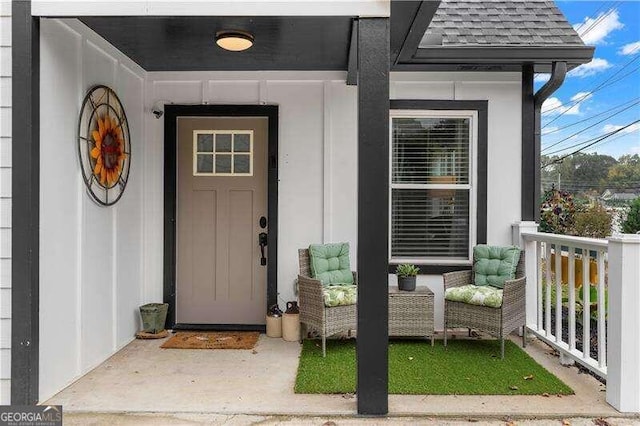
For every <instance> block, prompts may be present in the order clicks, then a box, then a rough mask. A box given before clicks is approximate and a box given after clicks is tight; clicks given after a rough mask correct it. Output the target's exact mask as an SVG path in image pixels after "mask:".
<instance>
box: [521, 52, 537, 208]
mask: <svg viewBox="0 0 640 426" xmlns="http://www.w3.org/2000/svg"><path fill="white" fill-rule="evenodd" d="M534 119H535V112H534V97H533V64H526V65H524V66H523V67H522V168H521V170H522V194H521V199H522V202H521V206H522V207H521V208H522V213H521V217H522V220H526V221H537V220H538V219H539V217H540V211H539V210H540V209H539V208H538V205H539V203H540V146H539V145H536V140H535V137H534V135H535V127H534Z"/></svg>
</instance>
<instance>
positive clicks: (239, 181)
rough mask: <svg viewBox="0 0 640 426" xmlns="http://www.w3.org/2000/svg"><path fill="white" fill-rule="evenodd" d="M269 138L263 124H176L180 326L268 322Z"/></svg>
mask: <svg viewBox="0 0 640 426" xmlns="http://www.w3.org/2000/svg"><path fill="white" fill-rule="evenodd" d="M267 132H268V119H267V118H260V117H179V118H178V124H177V133H178V135H177V136H178V143H177V150H178V152H177V154H178V155H177V159H178V161H177V166H178V171H177V174H178V176H177V177H178V182H177V189H178V194H177V201H178V206H177V213H178V216H177V222H178V224H177V263H176V265H177V284H176V322H177V323H182V324H243V325H256V324H264V323H265V314H266V304H267V301H266V300H267V299H266V298H267V288H266V282H267V267H266V262H265V261H264V260H263V259H262V252H261V247H260V245H259V241H260V237H259V236H260V234H261V233H266V232H267V229H266V217H267V144H268V137H267V136H268V135H267ZM262 218H264V219H262ZM265 236H266V235H265ZM264 256H266V248H264Z"/></svg>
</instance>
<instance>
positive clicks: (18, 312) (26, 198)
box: [11, 1, 40, 405]
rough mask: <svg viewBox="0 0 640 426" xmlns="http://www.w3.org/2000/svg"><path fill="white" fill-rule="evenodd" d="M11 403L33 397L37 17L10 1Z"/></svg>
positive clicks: (36, 374) (36, 295) (37, 297)
mask: <svg viewBox="0 0 640 426" xmlns="http://www.w3.org/2000/svg"><path fill="white" fill-rule="evenodd" d="M11 7H12V17H11V37H12V44H13V46H12V49H11V55H12V83H11V84H12V87H13V94H12V128H13V132H12V133H13V135H12V141H11V146H12V165H13V166H12V167H13V168H12V171H11V174H12V184H11V193H12V197H13V198H12V209H11V221H12V225H11V226H12V230H11V232H12V234H13V238H12V239H11V256H12V259H11V269H12V283H11V298H12V300H11V312H12V319H11V404H12V405H33V404H36V403H37V402H38V398H39V383H38V382H39V351H40V336H39V333H40V330H39V322H40V317H39V305H40V269H39V261H40V257H39V254H40V245H39V239H40V198H39V197H40V21H39V19H38V18H35V17H32V16H31V1H13V2H12V5H11Z"/></svg>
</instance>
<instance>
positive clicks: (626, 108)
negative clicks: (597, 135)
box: [542, 101, 640, 152]
mask: <svg viewBox="0 0 640 426" xmlns="http://www.w3.org/2000/svg"><path fill="white" fill-rule="evenodd" d="M638 104H640V101H636V102H635V103H633V104H631V105H629V106H627V107H625V108H624V109H621V110H620V111H618V112H616V113H614V114H611V115H609V116H607V117H605V118H603V119H602V120H599V121H596V122H595V123H593V124H591V125H590V126H587V127H585V128H583V129H580V130H578V131H577V132H575V133H573V134H572V135H569V136H567V137H566V138H564V139H561V140H559V141H557V142H554V143H553V144H551V145H549V146H547V147H546V148H543V149H542V152H544V151H546V150H548V149H550V148H553V147H554V146H557V145H560V144H561V143H562V142H564V141H566V140H568V139H571V138H572V137H574V136H577V135H579V134H580V133H582V132H585V131H587V130H589V129H591V128H593V127H595V126H597V125H598V124H600V123H603V122H605V121H607V120H608V119H610V118H611V117H615V116H616V115H618V114H621V113H623V112H625V111H626V110H628V109H630V108H633V107H634V106H636V105H638Z"/></svg>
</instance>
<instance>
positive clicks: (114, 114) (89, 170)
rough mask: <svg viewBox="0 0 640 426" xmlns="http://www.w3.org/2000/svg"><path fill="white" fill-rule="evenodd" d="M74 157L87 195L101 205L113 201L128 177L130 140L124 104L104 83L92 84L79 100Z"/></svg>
mask: <svg viewBox="0 0 640 426" xmlns="http://www.w3.org/2000/svg"><path fill="white" fill-rule="evenodd" d="M78 158H79V159H80V169H81V170H82V177H83V179H84V183H85V186H86V188H87V192H88V193H89V195H90V196H91V198H92V199H93V200H94V201H95V202H97V203H98V204H100V205H102V206H110V205H113V204H115V203H117V202H118V200H119V199H120V198H121V197H122V194H123V193H124V190H125V188H126V187H127V181H128V180H129V166H130V164H131V142H130V140H129V123H128V121H127V115H126V114H125V112H124V107H123V106H122V103H121V102H120V99H119V98H118V96H117V95H116V94H115V92H114V91H113V90H112V89H111V88H109V87H107V86H94V87H92V88H91V89H90V90H89V92H88V93H87V95H86V96H85V97H84V100H83V101H82V107H81V108H80V118H79V119H78Z"/></svg>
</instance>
